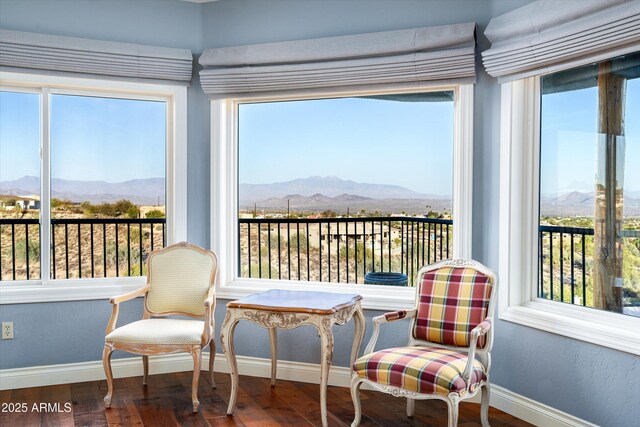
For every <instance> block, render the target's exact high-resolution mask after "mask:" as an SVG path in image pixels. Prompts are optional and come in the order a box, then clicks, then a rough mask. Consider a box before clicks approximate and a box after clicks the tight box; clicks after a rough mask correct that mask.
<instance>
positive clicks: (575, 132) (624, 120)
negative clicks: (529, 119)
mask: <svg viewBox="0 0 640 427" xmlns="http://www.w3.org/2000/svg"><path fill="white" fill-rule="evenodd" d="M638 58H640V55H627V56H624V57H619V58H614V59H612V60H609V61H604V62H601V63H599V64H594V65H590V66H586V67H580V68H577V69H572V70H568V71H563V72H559V73H555V74H550V75H547V76H544V77H543V78H542V101H541V123H540V126H541V133H540V242H539V246H540V248H539V252H540V254H541V256H540V259H539V262H538V263H539V275H540V278H539V281H538V283H539V289H538V296H539V297H540V298H545V299H548V300H552V301H560V302H565V303H569V304H578V305H583V306H586V307H593V308H598V309H602V310H608V311H612V312H616V313H624V314H628V315H634V316H640V199H639V198H638V196H640V170H639V169H638V168H637V167H636V165H638V164H640V122H638V121H637V120H634V119H633V118H637V117H640V79H638V77H640V67H639V66H638V65H637V64H638V62H637V60H638Z"/></svg>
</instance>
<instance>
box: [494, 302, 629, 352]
mask: <svg viewBox="0 0 640 427" xmlns="http://www.w3.org/2000/svg"><path fill="white" fill-rule="evenodd" d="M499 317H500V319H502V320H506V321H508V322H513V323H518V324H520V325H524V326H529V327H532V328H536V329H540V330H543V331H546V332H551V333H554V334H558V335H563V336H566V337H569V338H574V339H577V340H581V341H586V342H590V343H593V344H597V345H600V346H604V347H609V348H612V349H615V350H619V351H624V352H627V353H631V354H636V355H640V318H636V317H632V316H625V315H620V314H616V313H608V312H605V311H600V310H594V309H591V308H586V307H581V306H571V305H566V306H565V305H564V304H562V303H558V302H552V301H546V300H540V299H535V300H532V301H528V302H525V303H524V304H523V305H519V306H510V307H508V308H506V309H505V310H504V311H503V312H501V313H500V316H499Z"/></svg>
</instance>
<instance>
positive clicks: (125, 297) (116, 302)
mask: <svg viewBox="0 0 640 427" xmlns="http://www.w3.org/2000/svg"><path fill="white" fill-rule="evenodd" d="M147 292H149V285H145V286H143V287H142V288H140V289H136V290H135V291H131V292H128V293H126V294H122V295H117V296H115V297H113V298H111V299H110V300H109V302H110V303H111V304H112V305H113V307H112V308H111V317H110V318H109V323H107V331H106V333H105V335H109V334H110V333H111V332H112V331H113V330H114V329H115V328H116V323H118V313H119V312H120V303H121V302H125V301H129V300H132V299H134V298H137V297H140V296H143V295H145V294H146V293H147Z"/></svg>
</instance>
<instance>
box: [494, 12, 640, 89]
mask: <svg viewBox="0 0 640 427" xmlns="http://www.w3.org/2000/svg"><path fill="white" fill-rule="evenodd" d="M485 35H486V36H487V38H488V39H489V41H490V42H491V48H490V49H488V50H486V51H484V52H482V59H483V62H484V66H485V68H486V69H487V72H488V73H489V74H490V75H492V76H494V77H501V79H500V80H501V81H509V80H515V79H519V78H524V77H528V76H531V75H535V74H543V73H548V72H552V71H558V70H562V69H567V68H573V67H577V66H580V65H585V64H588V63H591V62H595V61H599V60H602V59H606V58H607V57H613V56H618V55H623V54H626V53H630V52H633V51H637V50H639V49H640V0H537V1H535V2H533V3H530V4H528V5H526V6H523V7H521V8H519V9H516V10H513V11H511V12H508V13H506V14H504V15H501V16H498V17H495V18H493V19H492V20H491V22H489V25H488V26H487V29H486V31H485Z"/></svg>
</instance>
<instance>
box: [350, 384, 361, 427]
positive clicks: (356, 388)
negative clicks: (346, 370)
mask: <svg viewBox="0 0 640 427" xmlns="http://www.w3.org/2000/svg"><path fill="white" fill-rule="evenodd" d="M361 385H362V380H361V379H360V378H359V377H353V379H352V380H351V400H352V401H353V409H354V410H355V416H354V417H353V422H352V423H351V427H358V426H359V425H360V419H361V418H362V407H361V406H360V386H361Z"/></svg>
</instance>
